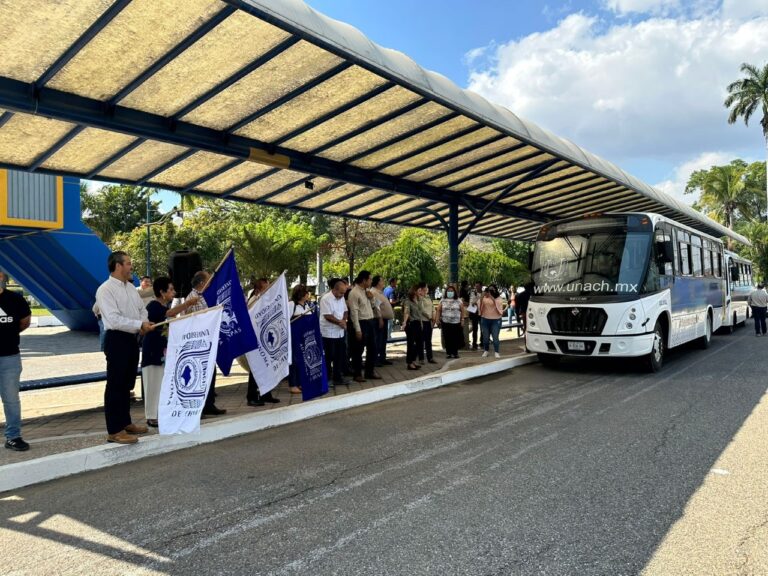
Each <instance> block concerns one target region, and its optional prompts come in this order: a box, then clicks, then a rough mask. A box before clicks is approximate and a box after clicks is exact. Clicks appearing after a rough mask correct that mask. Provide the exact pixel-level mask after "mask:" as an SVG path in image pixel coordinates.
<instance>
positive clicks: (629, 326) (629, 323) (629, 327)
mask: <svg viewBox="0 0 768 576" xmlns="http://www.w3.org/2000/svg"><path fill="white" fill-rule="evenodd" d="M625 326H626V328H627V330H632V322H627V323H626V324H625Z"/></svg>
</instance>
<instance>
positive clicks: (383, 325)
mask: <svg viewBox="0 0 768 576" xmlns="http://www.w3.org/2000/svg"><path fill="white" fill-rule="evenodd" d="M371 294H373V301H374V306H375V307H376V308H378V309H379V318H378V324H377V332H376V366H389V365H391V364H392V362H391V361H389V360H387V339H388V338H389V334H390V332H391V331H392V320H394V319H395V310H394V309H393V308H392V304H391V302H390V300H389V298H387V296H386V295H385V294H384V278H383V277H382V276H374V277H373V280H372V281H371Z"/></svg>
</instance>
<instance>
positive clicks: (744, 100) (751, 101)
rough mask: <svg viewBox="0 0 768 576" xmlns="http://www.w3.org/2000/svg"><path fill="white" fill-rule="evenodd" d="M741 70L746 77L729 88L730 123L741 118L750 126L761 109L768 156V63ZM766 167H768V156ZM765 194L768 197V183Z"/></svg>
mask: <svg viewBox="0 0 768 576" xmlns="http://www.w3.org/2000/svg"><path fill="white" fill-rule="evenodd" d="M740 70H741V72H742V73H743V74H744V77H743V78H740V79H739V80H736V81H735V82H731V83H730V84H729V85H728V88H727V89H728V97H727V98H726V99H725V102H724V104H725V107H726V108H729V109H730V114H729V115H728V123H729V124H735V123H736V122H738V120H739V118H742V119H743V120H744V124H746V125H747V126H749V119H750V118H751V117H752V115H753V114H754V113H755V112H756V111H757V110H758V108H759V109H760V111H761V112H762V118H761V119H760V125H761V126H762V128H763V140H765V145H766V153H767V154H768V63H766V64H765V65H764V66H763V67H762V68H758V67H757V66H754V65H752V64H747V63H744V64H742V65H741V68H740ZM766 167H768V156H766ZM765 193H766V196H767V197H768V182H767V183H766V188H765ZM767 218H768V216H767Z"/></svg>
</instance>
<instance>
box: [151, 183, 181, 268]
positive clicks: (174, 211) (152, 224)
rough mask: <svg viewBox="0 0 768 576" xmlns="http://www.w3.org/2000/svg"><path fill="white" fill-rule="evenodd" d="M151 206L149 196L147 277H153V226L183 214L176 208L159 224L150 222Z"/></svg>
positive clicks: (162, 218)
mask: <svg viewBox="0 0 768 576" xmlns="http://www.w3.org/2000/svg"><path fill="white" fill-rule="evenodd" d="M150 209H151V207H150V204H149V195H147V222H146V223H145V224H144V226H146V227H147V276H149V277H151V276H152V241H151V239H152V226H155V225H157V224H162V223H163V222H165V221H166V220H168V218H170V217H171V216H178V215H180V214H181V210H180V209H179V208H177V207H176V206H174V207H173V208H172V209H171V210H170V212H166V213H165V214H163V215H162V216H161V217H160V219H159V220H158V221H157V222H150V221H149V213H150Z"/></svg>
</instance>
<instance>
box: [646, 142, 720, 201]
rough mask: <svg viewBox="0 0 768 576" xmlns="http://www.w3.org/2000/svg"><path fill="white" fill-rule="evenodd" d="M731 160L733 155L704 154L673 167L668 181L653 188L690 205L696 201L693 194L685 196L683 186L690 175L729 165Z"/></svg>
mask: <svg viewBox="0 0 768 576" xmlns="http://www.w3.org/2000/svg"><path fill="white" fill-rule="evenodd" d="M733 159H734V157H733V155H732V154H730V153H727V152H704V153H702V154H699V155H698V156H697V157H696V158H693V159H692V160H688V161H687V162H683V163H682V164H680V165H679V166H677V167H675V169H674V171H673V173H672V175H671V176H670V178H669V179H667V180H664V181H662V182H659V183H657V184H655V185H654V186H655V187H656V188H658V189H659V190H661V191H662V192H666V193H667V194H669V195H670V196H673V197H674V198H677V199H678V200H680V201H682V202H684V203H685V204H688V205H691V204H693V203H694V202H695V201H696V200H697V199H698V198H697V197H696V195H695V194H685V186H686V185H687V184H688V179H689V178H690V177H691V174H692V173H693V172H695V171H696V170H709V169H710V168H712V166H723V165H725V164H729V163H730V162H731V160H733Z"/></svg>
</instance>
